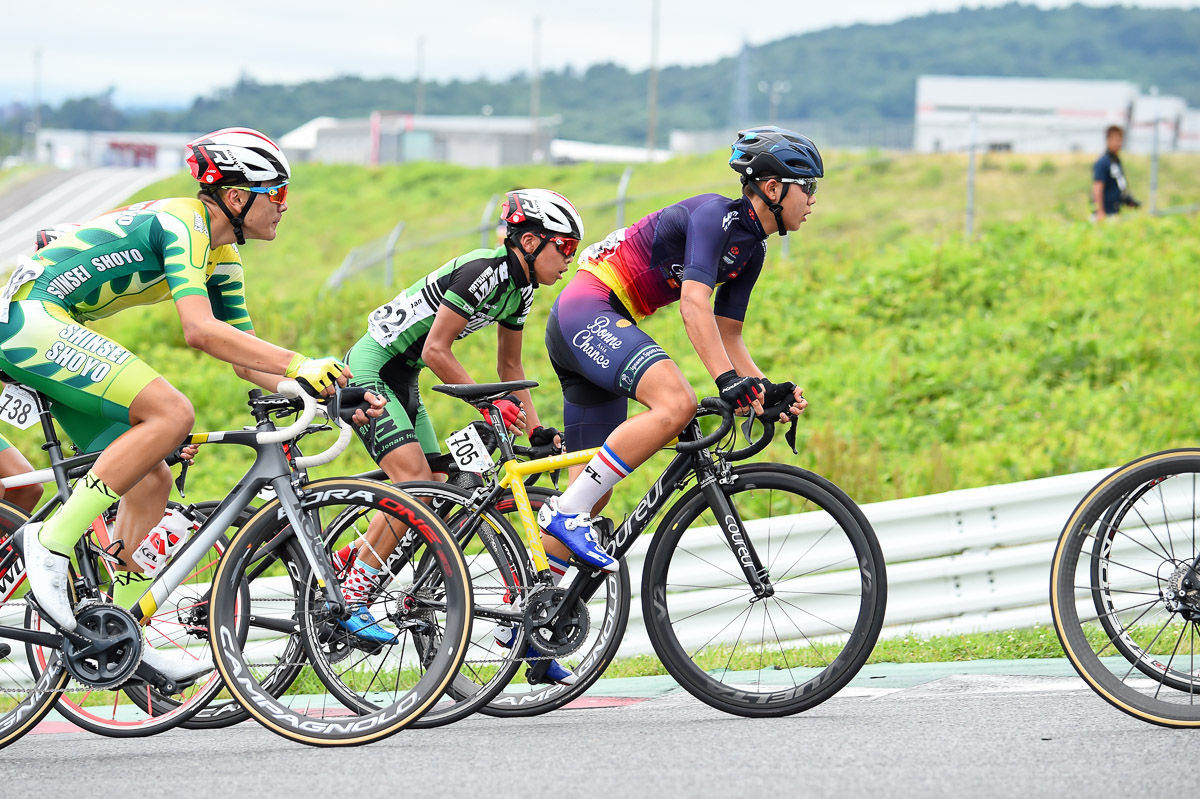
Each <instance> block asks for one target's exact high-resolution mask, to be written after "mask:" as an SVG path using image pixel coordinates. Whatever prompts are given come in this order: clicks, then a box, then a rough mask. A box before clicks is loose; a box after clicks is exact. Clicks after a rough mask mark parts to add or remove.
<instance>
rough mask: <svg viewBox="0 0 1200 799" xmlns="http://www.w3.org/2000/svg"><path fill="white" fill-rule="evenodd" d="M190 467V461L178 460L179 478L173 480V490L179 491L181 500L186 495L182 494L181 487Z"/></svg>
mask: <svg viewBox="0 0 1200 799" xmlns="http://www.w3.org/2000/svg"><path fill="white" fill-rule="evenodd" d="M191 466H192V462H191V461H190V460H185V459H182V458H181V459H180V460H179V476H178V477H176V478H175V488H176V489H177V490H178V491H179V498H180V499H183V498H184V497H186V496H187V495H186V494H185V493H184V492H183V486H184V484H185V483H186V482H187V471H188V469H190V468H191Z"/></svg>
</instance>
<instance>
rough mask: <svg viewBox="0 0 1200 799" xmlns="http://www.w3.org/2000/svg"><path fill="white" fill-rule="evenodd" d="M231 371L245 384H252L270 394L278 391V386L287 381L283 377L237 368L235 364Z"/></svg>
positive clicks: (242, 367) (241, 367)
mask: <svg viewBox="0 0 1200 799" xmlns="http://www.w3.org/2000/svg"><path fill="white" fill-rule="evenodd" d="M233 371H234V373H235V374H237V376H238V377H240V378H242V379H243V380H245V381H246V382H247V383H253V384H254V385H256V386H258V387H260V388H263V389H266V390H267V391H270V392H272V393H274V392H276V391H278V390H279V384H280V383H281V382H283V381H284V380H286V379H287V378H285V377H284V376H283V375H273V374H271V373H270V372H259V371H257V370H254V369H247V368H246V367H244V366H237V365H236V364H235V365H234V367H233Z"/></svg>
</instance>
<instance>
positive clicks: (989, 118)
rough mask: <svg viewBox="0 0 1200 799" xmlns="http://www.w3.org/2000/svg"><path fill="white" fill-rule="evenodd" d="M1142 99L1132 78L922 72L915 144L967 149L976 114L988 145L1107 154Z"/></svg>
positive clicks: (978, 132)
mask: <svg viewBox="0 0 1200 799" xmlns="http://www.w3.org/2000/svg"><path fill="white" fill-rule="evenodd" d="M1160 99H1162V98H1160ZM1137 103H1138V87H1137V85H1136V84H1134V83H1130V82H1128V81H1112V80H1051V79H1043V78H991V77H952V76H945V75H922V76H920V77H919V78H917V102H916V106H917V108H916V131H915V134H914V137H913V139H914V141H913V146H914V148H915V149H916V150H917V152H924V153H933V152H954V151H960V152H961V151H965V150H966V149H967V148H968V147H969V145H970V143H971V118H972V116H974V118H975V126H976V127H975V142H976V146H977V147H981V148H983V149H990V150H1011V151H1014V152H1073V151H1079V150H1082V151H1084V152H1090V151H1096V152H1100V151H1102V150H1103V149H1104V130H1105V128H1107V127H1108V126H1109V125H1120V126H1121V127H1123V128H1127V129H1128V128H1129V125H1130V123H1131V121H1133V120H1134V118H1135V117H1134V111H1135V108H1136V106H1137ZM1129 149H1131V150H1132V149H1133V148H1129Z"/></svg>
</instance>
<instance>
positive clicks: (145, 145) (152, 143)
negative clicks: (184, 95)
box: [34, 128, 199, 169]
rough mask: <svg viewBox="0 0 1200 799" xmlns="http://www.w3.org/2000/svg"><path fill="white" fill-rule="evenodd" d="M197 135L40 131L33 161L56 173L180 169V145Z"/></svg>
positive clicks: (182, 164)
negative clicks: (55, 169)
mask: <svg viewBox="0 0 1200 799" xmlns="http://www.w3.org/2000/svg"><path fill="white" fill-rule="evenodd" d="M197 135H199V134H195V133H142V132H136V131H89V130H56V129H53V128H42V129H41V130H39V131H38V132H37V139H36V142H35V155H34V160H35V161H37V162H38V163H42V164H51V165H53V166H56V167H58V168H59V169H90V168H92V167H100V166H126V167H129V166H133V167H147V168H154V169H183V166H184V162H183V159H184V145H186V144H187V143H188V142H189V141H191V140H192V139H194V138H196V136H197Z"/></svg>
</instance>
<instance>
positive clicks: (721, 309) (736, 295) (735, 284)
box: [713, 242, 767, 322]
mask: <svg viewBox="0 0 1200 799" xmlns="http://www.w3.org/2000/svg"><path fill="white" fill-rule="evenodd" d="M766 254H767V247H766V244H765V242H764V244H763V246H761V247H759V248H758V252H756V253H755V254H754V255H753V256H752V257H751V258H750V260H749V261H748V262H747V263H746V268H745V269H743V270H742V271H741V273H740V274H739V275H738V276H737V277H735V278H734V279H733V280H730V281H729V282H728V283H722V284H721V287H720V288H718V289H717V297H716V301H715V302H713V314H714V315H715V316H723V317H725V318H726V319H735V320H737V321H739V322H744V321H746V309H747V308H749V307H750V292H752V291H754V284H755V283H757V282H758V276H759V275H760V274H762V268H763V261H764V260H765V258H766Z"/></svg>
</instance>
